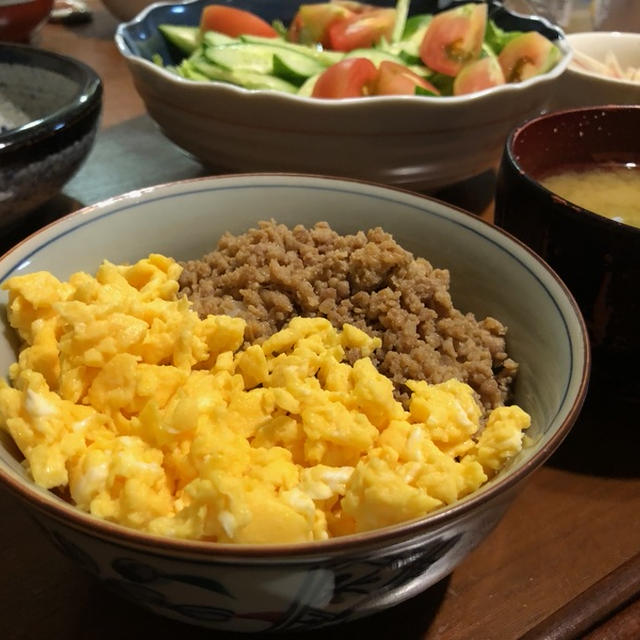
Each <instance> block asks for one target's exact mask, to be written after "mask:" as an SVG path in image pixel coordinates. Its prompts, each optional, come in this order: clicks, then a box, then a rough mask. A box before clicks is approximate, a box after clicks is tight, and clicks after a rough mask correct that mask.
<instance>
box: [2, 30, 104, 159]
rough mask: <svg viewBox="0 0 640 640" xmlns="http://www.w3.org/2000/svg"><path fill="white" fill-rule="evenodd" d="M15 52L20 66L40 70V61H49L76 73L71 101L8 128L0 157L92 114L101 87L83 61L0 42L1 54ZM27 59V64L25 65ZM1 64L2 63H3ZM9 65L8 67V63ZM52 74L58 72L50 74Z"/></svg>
mask: <svg viewBox="0 0 640 640" xmlns="http://www.w3.org/2000/svg"><path fill="white" fill-rule="evenodd" d="M3 50H4V51H15V52H17V53H18V54H19V55H20V57H24V59H25V61H24V62H22V61H21V62H19V63H17V64H23V65H24V66H29V67H33V68H37V69H39V68H42V67H41V65H40V64H39V62H40V61H41V60H53V61H56V62H58V63H59V64H60V65H62V69H63V70H69V69H73V70H74V72H75V73H77V74H79V80H80V81H79V82H78V87H77V90H76V92H75V94H74V96H73V98H72V99H71V100H70V101H69V102H66V103H65V104H64V105H62V106H61V107H59V108H58V109H56V110H55V111H53V112H51V113H49V114H48V115H46V116H44V117H42V118H37V119H35V120H30V121H29V122H27V123H25V124H23V125H21V126H19V127H15V128H13V129H9V130H8V131H7V132H5V133H2V134H0V154H3V153H5V152H9V151H12V152H13V151H16V150H18V149H20V148H21V147H27V146H29V145H32V144H36V143H37V142H38V141H40V140H42V139H45V138H47V137H49V136H52V135H56V134H58V133H60V132H62V131H66V130H67V129H69V128H70V127H71V126H72V125H73V124H74V123H75V122H77V121H78V120H79V119H80V118H82V117H83V115H84V114H85V113H88V112H90V111H93V110H94V109H95V108H96V106H97V107H98V108H99V107H100V105H101V99H102V91H103V84H102V79H101V78H100V76H99V75H98V74H97V72H96V71H94V70H93V69H92V68H91V67H90V66H88V65H86V64H85V63H84V62H81V61H80V60H77V59H75V58H71V57H69V56H66V55H62V54H60V53H56V52H54V51H49V50H46V49H38V48H35V47H33V46H31V45H25V44H17V43H6V42H0V53H1V52H2V51H3ZM27 59H28V60H29V62H27ZM3 64H6V62H4V61H3ZM9 64H12V63H11V62H9ZM51 72H52V73H58V74H59V75H62V73H59V72H57V71H51Z"/></svg>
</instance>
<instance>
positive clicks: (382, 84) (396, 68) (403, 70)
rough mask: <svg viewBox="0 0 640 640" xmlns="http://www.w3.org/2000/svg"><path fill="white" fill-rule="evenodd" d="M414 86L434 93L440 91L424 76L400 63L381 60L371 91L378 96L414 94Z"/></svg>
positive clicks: (436, 93)
mask: <svg viewBox="0 0 640 640" xmlns="http://www.w3.org/2000/svg"><path fill="white" fill-rule="evenodd" d="M416 87H422V88H423V89H425V90H426V91H430V92H431V93H434V94H435V95H440V92H439V91H438V90H437V89H436V88H435V87H434V86H433V85H432V84H431V83H430V82H427V80H425V79H424V78H422V77H421V76H419V75H418V74H417V73H414V72H413V71H411V69H408V68H407V67H405V66H404V65H402V64H398V63H397V62H393V61H391V60H383V61H382V62H381V63H380V67H379V68H378V77H377V78H376V81H375V82H374V84H373V93H374V94H375V95H378V96H390V95H414V94H415V92H416Z"/></svg>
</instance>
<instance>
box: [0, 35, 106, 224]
mask: <svg viewBox="0 0 640 640" xmlns="http://www.w3.org/2000/svg"><path fill="white" fill-rule="evenodd" d="M101 106H102V81H101V80H100V78H99V76H98V75H97V74H96V73H95V72H94V71H93V70H92V69H91V68H89V67H88V66H86V65H85V64H83V63H81V62H79V61H77V60H75V59H72V58H68V57H66V56H61V55H58V54H56V53H52V52H49V51H44V50H42V49H37V48H34V47H29V46H26V45H20V44H3V43H0V195H1V197H0V228H3V229H5V230H6V228H7V227H9V226H11V225H13V224H15V223H16V222H18V221H19V220H20V219H21V218H22V217H23V216H25V215H26V214H28V213H29V212H30V211H32V210H33V209H35V208H36V207H38V206H39V205H40V204H42V203H44V202H45V201H47V200H49V199H50V198H51V197H53V196H54V195H55V194H57V193H58V192H59V190H60V189H61V187H62V186H63V185H64V184H65V183H66V182H67V181H68V180H69V179H70V178H71V176H73V174H74V173H75V172H76V171H77V169H78V168H79V167H80V166H81V165H82V163H83V162H84V160H85V159H86V156H87V154H88V153H89V151H90V149H91V147H92V145H93V142H94V138H95V134H96V130H97V127H98V121H99V116H100V111H101Z"/></svg>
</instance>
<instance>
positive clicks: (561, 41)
mask: <svg viewBox="0 0 640 640" xmlns="http://www.w3.org/2000/svg"><path fill="white" fill-rule="evenodd" d="M202 1H203V0H186V1H185V2H171V1H170V0H169V1H165V0H162V1H160V2H154V3H153V4H150V5H148V6H147V7H145V8H144V9H143V10H142V11H140V13H138V14H137V15H136V16H135V17H134V18H132V19H131V20H129V21H127V22H122V23H120V24H119V25H118V27H117V28H116V33H115V36H114V39H115V42H116V46H117V48H118V51H119V52H120V53H121V54H122V56H124V58H125V59H126V60H127V62H128V63H129V64H131V63H134V64H138V65H141V66H142V67H143V68H145V69H146V70H147V71H148V72H150V73H153V74H154V75H156V76H157V77H159V78H162V79H164V80H167V81H172V82H173V84H175V85H176V86H178V87H179V86H181V85H183V86H200V87H211V91H215V90H216V89H220V88H222V87H224V88H225V89H227V90H228V91H229V92H230V93H231V94H232V95H233V94H236V95H239V96H247V95H254V96H259V95H277V96H278V97H280V99H282V100H285V101H287V100H292V101H293V102H294V103H296V102H299V103H300V104H301V105H305V107H303V108H312V107H313V106H316V107H320V108H323V109H326V108H329V109H333V110H338V109H348V108H350V107H353V106H354V105H362V104H363V103H364V104H370V103H371V102H375V103H381V104H385V103H389V104H398V103H400V102H409V103H415V104H424V105H429V104H430V105H436V104H443V105H447V104H464V103H467V102H469V103H475V102H477V101H480V100H482V99H483V98H484V97H485V96H488V95H498V96H500V95H510V94H515V93H518V92H521V91H524V90H526V89H528V88H530V87H535V86H537V85H540V84H546V83H547V82H550V81H552V80H555V79H556V78H559V77H560V76H561V75H562V74H563V73H564V72H565V71H566V69H567V67H568V66H569V63H570V61H571V58H572V55H573V51H572V49H571V46H570V45H569V43H568V41H567V36H566V35H565V33H564V31H563V30H562V29H561V28H560V27H559V26H558V25H556V24H554V23H552V22H551V21H550V20H548V19H547V18H545V17H543V16H532V15H526V14H521V13H518V12H516V11H512V10H510V9H508V8H507V7H506V6H504V5H503V3H502V2H501V1H500V0H487V1H488V3H489V7H490V8H491V7H493V8H495V9H496V10H500V11H503V12H505V13H507V14H509V15H512V16H517V17H521V18H526V19H527V20H530V21H531V22H538V23H540V24H541V25H542V26H544V27H546V28H547V29H550V30H552V31H554V32H556V34H557V36H558V37H557V39H556V40H555V41H554V44H556V46H557V47H558V48H559V50H560V52H561V54H562V55H561V58H560V59H559V60H558V62H557V63H556V64H555V66H554V67H553V68H552V69H550V70H549V71H547V72H545V73H542V74H539V75H537V76H533V77H531V78H527V79H526V80H523V81H521V82H511V83H505V84H502V85H499V86H497V87H490V88H488V89H484V90H482V91H476V92H474V93H469V94H465V95H461V96H428V95H424V96H422V95H420V96H418V95H388V96H367V97H366V100H363V99H362V98H340V99H339V100H334V99H327V98H312V97H307V96H301V95H298V94H292V93H286V92H283V91H273V90H269V89H246V88H244V87H240V86H237V85H233V84H231V83H228V82H220V81H216V80H210V81H206V82H205V81H199V80H190V79H187V78H183V77H181V76H178V75H177V74H175V73H172V72H171V71H168V70H167V69H165V68H164V67H163V66H160V65H157V64H155V63H154V62H152V61H151V60H148V59H147V58H144V57H143V56H141V55H139V54H138V53H136V52H135V51H134V50H133V49H132V47H131V46H130V41H131V40H133V38H129V31H130V30H131V29H132V28H133V27H135V26H136V25H138V24H142V23H144V22H145V21H146V20H147V18H149V16H151V15H152V14H153V13H154V12H156V11H159V10H162V9H163V7H167V6H169V7H172V6H180V5H192V4H193V5H195V4H198V3H199V2H202ZM452 1H453V2H457V4H463V2H462V1H461V0H452ZM469 2H477V0H469ZM301 4H302V1H301ZM443 10H445V9H443ZM439 12H440V11H438V12H436V13H439Z"/></svg>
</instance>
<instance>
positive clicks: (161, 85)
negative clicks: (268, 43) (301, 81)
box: [116, 0, 570, 190]
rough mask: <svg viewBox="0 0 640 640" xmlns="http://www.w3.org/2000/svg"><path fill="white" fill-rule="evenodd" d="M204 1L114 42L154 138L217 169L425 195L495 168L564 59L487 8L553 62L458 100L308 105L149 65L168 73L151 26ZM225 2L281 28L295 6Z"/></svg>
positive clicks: (191, 7) (430, 4)
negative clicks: (344, 181) (318, 176)
mask: <svg viewBox="0 0 640 640" xmlns="http://www.w3.org/2000/svg"><path fill="white" fill-rule="evenodd" d="M206 4H207V2H206V1H205V0H195V1H193V2H187V3H185V4H180V5H175V4H174V5H171V4H163V5H157V6H155V7H152V8H150V9H149V10H147V11H145V12H144V13H143V14H141V15H140V16H138V18H137V19H136V20H134V21H132V22H129V23H125V24H121V25H120V26H119V28H118V30H117V33H116V42H117V45H118V48H119V50H120V52H121V53H122V55H123V56H124V57H125V59H126V62H127V64H128V66H129V69H130V71H131V74H132V76H133V79H134V82H135V86H136V89H137V90H138V92H139V94H140V96H141V97H142V99H143V100H144V102H145V105H146V108H147V110H148V113H149V114H150V116H151V117H152V118H153V119H154V120H155V121H156V122H157V123H158V125H159V126H160V129H161V130H162V131H163V133H164V134H165V135H166V136H167V137H168V138H169V139H170V140H172V141H173V142H174V143H175V144H177V145H178V146H179V147H181V148H183V149H184V150H186V151H187V152H189V153H190V154H192V155H193V156H195V157H196V158H198V159H199V160H200V161H201V162H202V163H203V164H204V165H205V166H207V167H208V168H210V169H212V170H218V171H219V170H225V171H278V170H289V171H300V172H310V173H324V174H331V175H340V176H346V177H358V178H364V179H370V180H375V181H377V182H381V183H386V184H394V185H399V186H405V187H410V188H415V189H420V190H434V189H437V188H439V187H442V186H445V185H449V184H452V183H455V182H457V181H460V180H464V179H466V178H469V177H471V176H474V175H478V174H480V173H482V172H484V171H486V170H488V169H490V168H492V167H493V166H495V164H496V163H497V162H498V160H499V157H500V154H501V151H502V147H503V145H504V141H505V139H506V136H507V134H508V132H509V130H510V129H511V128H512V127H513V126H514V125H515V124H516V123H518V122H521V121H522V120H524V119H525V118H527V117H530V116H532V115H534V114H538V113H540V112H542V111H543V110H544V109H545V107H546V106H547V105H548V104H549V102H550V100H551V97H552V95H553V93H554V91H555V90H556V89H557V86H558V83H559V82H560V81H561V76H562V74H563V72H564V70H565V69H566V66H567V64H568V61H569V55H570V54H569V48H568V46H567V44H566V39H565V37H564V34H563V33H562V31H561V30H560V29H559V28H557V27H555V26H553V25H552V24H551V23H549V22H548V21H546V20H544V19H539V18H533V17H527V16H516V15H514V14H512V13H510V12H509V11H507V10H506V9H504V7H502V6H501V5H500V4H499V3H490V5H489V15H490V17H491V18H492V19H493V20H495V22H496V24H497V25H498V26H499V27H500V28H502V29H505V30H522V31H530V30H535V31H538V32H540V33H542V34H543V35H546V36H547V37H548V38H549V39H551V40H553V41H554V42H555V43H556V44H557V46H558V47H559V49H560V50H561V52H562V57H561V59H560V61H559V62H558V64H557V65H556V66H555V67H554V68H553V69H552V70H551V71H549V72H547V73H544V74H541V75H538V76H535V77H532V78H529V79H527V80H525V81H523V82H519V83H513V84H505V85H501V86H498V87H494V88H492V89H489V90H486V91H481V92H479V93H475V94H469V95H465V96H455V97H437V98H436V97H429V96H406V95H405V96H375V97H368V98H367V99H342V100H334V101H329V100H317V99H311V98H306V97H302V96H299V95H291V94H286V93H282V92H276V91H265V90H247V89H244V88H240V87H237V86H234V85H230V84H223V83H220V82H195V81H191V80H185V79H183V78H182V77H179V76H177V75H176V74H174V73H172V72H171V71H169V70H168V69H166V68H162V67H161V66H159V65H158V64H156V63H155V62H154V59H156V56H160V57H161V58H162V60H163V63H164V64H165V65H171V64H176V63H177V62H178V58H177V57H176V51H175V50H174V49H173V48H171V47H170V46H169V45H168V43H167V42H166V41H165V40H164V38H163V37H162V36H161V34H160V32H159V30H158V27H159V25H161V24H173V25H191V26H197V25H198V24H199V20H200V14H201V11H202V9H203V7H204V6H205V5H206ZM232 4H233V6H236V7H239V8H242V9H246V10H249V11H253V12H255V13H258V14H259V15H261V16H262V17H263V18H265V19H266V20H267V21H270V20H273V19H276V18H277V19H280V20H282V21H283V22H284V23H285V24H286V23H288V22H289V21H291V19H292V18H293V16H294V14H295V11H296V10H297V8H298V6H299V4H300V3H299V2H298V1H297V0H295V1H292V0H274V1H272V2H269V3H264V2H260V1H259V0H237V1H236V2H233V3H232ZM387 4H389V5H390V4H393V3H391V2H389V3H387ZM456 4H461V3H456ZM448 6H450V5H449V4H445V5H442V3H438V2H435V1H430V0H422V1H420V2H413V3H412V4H411V11H412V12H413V13H416V14H417V13H433V12H434V11H437V10H438V8H440V9H441V8H443V7H448ZM156 61H157V59H156Z"/></svg>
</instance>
